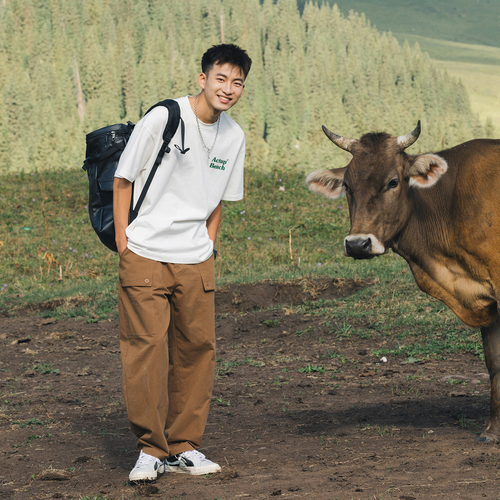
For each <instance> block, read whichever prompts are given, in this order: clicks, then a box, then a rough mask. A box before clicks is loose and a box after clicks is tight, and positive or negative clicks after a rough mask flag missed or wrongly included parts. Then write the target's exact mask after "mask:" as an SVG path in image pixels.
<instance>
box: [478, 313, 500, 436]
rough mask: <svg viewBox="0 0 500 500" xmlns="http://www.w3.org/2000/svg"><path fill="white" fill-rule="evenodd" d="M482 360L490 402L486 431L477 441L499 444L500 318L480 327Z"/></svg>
mask: <svg viewBox="0 0 500 500" xmlns="http://www.w3.org/2000/svg"><path fill="white" fill-rule="evenodd" d="M481 334H482V337H483V349H484V358H485V361H486V367H487V368H488V372H489V374H490V383H491V401H490V418H489V420H488V425H487V426H486V429H485V430H484V431H483V432H482V433H481V435H480V436H479V439H478V441H481V442H484V443H499V442H500V317H498V316H497V318H496V320H495V321H493V323H491V324H489V325H488V326H484V327H481Z"/></svg>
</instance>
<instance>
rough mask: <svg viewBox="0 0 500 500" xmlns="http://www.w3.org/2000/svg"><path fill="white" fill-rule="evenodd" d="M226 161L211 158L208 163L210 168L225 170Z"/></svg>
mask: <svg viewBox="0 0 500 500" xmlns="http://www.w3.org/2000/svg"><path fill="white" fill-rule="evenodd" d="M226 163H227V160H221V159H220V158H217V157H215V156H214V157H213V158H212V161H211V162H210V168H215V169H216V170H226Z"/></svg>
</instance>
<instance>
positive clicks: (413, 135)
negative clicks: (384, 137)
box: [397, 120, 420, 151]
mask: <svg viewBox="0 0 500 500" xmlns="http://www.w3.org/2000/svg"><path fill="white" fill-rule="evenodd" d="M419 135H420V120H418V123H417V126H416V127H415V130H414V131H413V132H410V133H409V134H406V135H400V136H399V137H398V140H397V143H398V146H399V150H400V151H404V150H405V149H406V148H409V147H410V146H411V145H412V144H413V143H414V142H415V141H416V140H417V139H418V136H419Z"/></svg>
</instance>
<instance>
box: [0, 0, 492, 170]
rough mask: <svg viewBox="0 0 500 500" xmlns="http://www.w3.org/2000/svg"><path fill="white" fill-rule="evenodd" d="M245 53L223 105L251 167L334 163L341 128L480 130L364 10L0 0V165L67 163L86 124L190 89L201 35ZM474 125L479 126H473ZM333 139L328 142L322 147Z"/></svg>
mask: <svg viewBox="0 0 500 500" xmlns="http://www.w3.org/2000/svg"><path fill="white" fill-rule="evenodd" d="M221 41H223V42H226V43H236V44H238V45H240V46H241V47H243V48H245V49H246V50H247V51H248V53H249V55H250V57H251V58H252V59H253V66H252V70H251V72H250V74H249V77H248V79H247V81H246V89H245V95H244V96H243V98H242V99H241V100H240V102H239V103H238V105H237V106H236V107H235V108H234V109H233V110H231V111H230V114H231V115H232V116H233V118H235V119H236V120H237V121H238V123H240V125H241V126H242V127H243V129H244V131H245V132H246V136H247V160H248V161H247V164H248V165H249V166H250V167H251V168H256V169H261V170H267V169H296V168H304V171H306V170H308V169H310V168H319V167H332V166H342V163H344V162H345V158H347V157H348V156H347V153H343V152H340V151H339V150H337V149H336V148H334V146H333V145H332V144H331V143H330V142H329V141H328V139H326V137H325V136H324V134H323V133H322V131H321V125H323V124H324V125H325V126H327V127H328V128H329V129H330V130H332V131H334V132H336V133H338V134H341V135H345V136H349V137H353V138H354V137H359V136H360V135H361V134H363V133H365V132H370V131H374V130H386V131H387V132H389V133H391V134H394V135H397V134H406V133H408V132H410V131H411V130H412V129H413V128H414V127H415V125H416V123H417V120H419V119H420V120H422V128H423V132H422V135H421V138H420V139H419V141H418V142H417V143H416V144H415V146H413V147H412V150H413V152H417V151H423V150H431V149H432V150H439V149H441V148H443V147H448V146H452V145H455V144H457V143H460V142H463V141H465V140H468V139H472V138H473V137H479V136H482V135H484V134H485V131H484V127H483V126H482V124H481V123H480V122H479V119H478V118H477V117H476V116H475V115H474V114H473V113H472V112H471V108H470V104H469V99H468V95H467V92H466V90H465V89H464V87H463V85H462V84H461V83H460V82H458V81H456V80H454V79H452V78H450V77H449V76H448V75H447V74H446V73H444V72H443V71H441V70H440V69H439V68H437V67H436V66H435V65H434V64H433V63H432V62H431V60H430V59H429V56H428V55H427V54H425V53H422V51H421V50H420V48H419V46H418V45H415V46H413V47H411V46H410V45H409V44H408V43H406V44H404V45H400V44H399V43H398V41H397V40H396V39H395V38H394V37H393V36H392V35H390V34H388V33H380V32H378V31H377V30H376V29H375V28H374V27H372V26H371V24H370V22H368V21H367V20H366V19H365V17H364V15H358V14H355V13H351V14H349V15H348V16H347V17H345V16H344V15H342V14H341V13H340V12H339V10H338V8H337V7H336V6H335V5H334V6H330V5H329V4H322V5H319V4H316V3H311V2H309V3H306V4H305V5H304V6H303V10H302V8H301V10H300V11H299V9H298V7H297V2H296V0H189V1H178V0H121V1H120V2H116V1H111V0H0V172H9V171H10V172H12V171H21V170H24V171H34V170H45V169H51V170H54V169H60V168H77V167H79V166H81V164H82V162H83V159H84V156H85V134H86V133H88V132H90V131H92V130H95V129H97V128H100V127H103V126H105V125H109V124H112V123H117V122H125V121H127V120H130V121H132V122H137V120H138V119H139V118H140V116H141V115H142V113H144V112H145V110H147V109H148V108H149V107H150V106H151V105H152V104H154V103H155V102H157V101H159V100H162V99H165V98H171V97H179V96H181V95H186V94H188V93H189V94H195V93H197V91H198V85H197V77H198V74H199V73H200V71H201V70H200V66H199V61H200V58H201V55H202V54H203V52H204V51H205V50H206V49H207V48H208V47H210V46H211V45H214V44H217V43H220V42H221ZM486 135H487V132H486ZM332 148H334V149H332Z"/></svg>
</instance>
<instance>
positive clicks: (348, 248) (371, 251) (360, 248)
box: [344, 234, 386, 259]
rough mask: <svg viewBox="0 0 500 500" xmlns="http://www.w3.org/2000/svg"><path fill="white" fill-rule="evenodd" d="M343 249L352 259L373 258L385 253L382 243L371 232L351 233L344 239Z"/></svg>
mask: <svg viewBox="0 0 500 500" xmlns="http://www.w3.org/2000/svg"><path fill="white" fill-rule="evenodd" d="M344 251H345V254H346V255H347V257H352V258H353V259H373V257H376V256H377V255H383V254H384V253H386V249H385V247H384V245H382V243H380V241H379V240H378V239H377V238H376V237H375V236H374V235H373V234H352V235H349V236H347V238H346V239H345V240H344Z"/></svg>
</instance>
